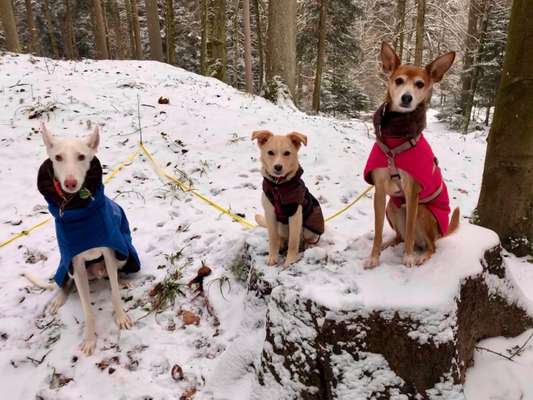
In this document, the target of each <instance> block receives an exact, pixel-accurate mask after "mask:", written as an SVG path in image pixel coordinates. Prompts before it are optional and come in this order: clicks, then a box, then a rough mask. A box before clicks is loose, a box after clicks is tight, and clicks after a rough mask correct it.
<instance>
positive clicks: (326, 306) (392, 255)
mask: <svg viewBox="0 0 533 400" xmlns="http://www.w3.org/2000/svg"><path fill="white" fill-rule="evenodd" d="M265 238H266V232H264V231H256V232H255V233H253V234H251V235H250V236H249V238H248V239H247V242H246V245H245V247H244V249H243V252H242V261H243V263H242V264H243V265H248V266H252V269H251V271H250V273H249V281H250V287H251V288H253V289H254V290H255V291H256V293H257V295H258V296H260V297H263V298H264V299H265V301H266V303H267V318H266V339H265V344H264V348H263V352H262V357H261V366H260V369H259V373H258V377H259V385H258V388H257V393H258V395H257V396H258V397H257V398H265V397H264V396H265V395H266V394H267V393H268V398H272V399H273V398H276V399H303V400H325V399H346V400H348V399H350V400H353V399H357V400H363V399H398V400H399V399H415V398H423V399H426V398H427V399H461V398H463V395H462V384H463V383H464V379H465V373H466V370H467V368H468V367H470V366H471V365H472V363H473V355H474V348H475V345H476V343H477V342H478V341H479V340H482V339H485V338H488V337H494V336H516V335H518V334H520V333H522V332H523V331H524V330H526V329H528V328H530V327H532V326H533V318H532V317H531V315H532V314H531V312H528V311H527V310H532V309H533V308H532V307H531V306H530V304H529V302H528V301H527V299H525V297H524V296H523V295H522V294H521V293H520V290H519V289H517V288H515V287H513V284H512V280H511V279H509V277H508V276H506V274H507V271H506V266H505V263H504V261H503V259H502V257H501V255H500V251H501V249H500V246H499V242H498V238H497V236H496V234H494V233H493V232H492V231H489V230H486V229H483V228H480V227H477V226H473V225H469V224H466V223H465V224H463V225H462V226H461V228H460V230H459V231H458V232H457V233H456V234H454V235H452V236H450V237H447V238H444V239H442V240H440V241H439V242H438V250H437V253H436V254H435V255H434V257H433V258H432V259H431V260H430V261H429V262H427V263H426V264H424V265H423V266H420V267H417V268H413V269H408V268H405V267H404V266H402V265H400V262H401V256H402V252H403V246H402V245H400V246H397V247H396V248H393V249H389V250H387V251H385V252H384V253H383V255H382V265H380V266H378V267H377V268H375V269H374V270H370V271H365V270H363V268H362V266H361V264H362V263H361V260H362V258H363V257H364V256H366V255H367V253H368V251H369V249H370V238H359V239H357V240H355V241H354V242H352V243H349V244H348V246H347V247H346V248H344V249H339V247H338V245H337V244H333V243H332V244H330V246H329V247H330V248H328V244H326V245H324V246H321V247H315V248H312V249H308V250H307V251H306V252H305V253H304V255H303V259H302V260H300V261H299V262H298V263H297V264H295V265H293V266H291V267H290V268H288V269H286V270H282V267H267V266H266V265H265V258H266V252H267V243H266V239H265Z"/></svg>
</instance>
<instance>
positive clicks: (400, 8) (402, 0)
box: [394, 0, 407, 61]
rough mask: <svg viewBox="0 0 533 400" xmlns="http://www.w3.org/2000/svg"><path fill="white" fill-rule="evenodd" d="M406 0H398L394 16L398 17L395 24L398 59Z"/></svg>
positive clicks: (402, 40) (400, 55) (402, 39)
mask: <svg viewBox="0 0 533 400" xmlns="http://www.w3.org/2000/svg"><path fill="white" fill-rule="evenodd" d="M406 3H407V0H398V4H397V8H396V18H397V19H398V21H397V24H396V43H395V46H394V47H395V48H396V54H398V57H400V61H401V60H402V57H403V46H404V42H405V7H406Z"/></svg>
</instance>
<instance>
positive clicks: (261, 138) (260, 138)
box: [252, 131, 274, 147]
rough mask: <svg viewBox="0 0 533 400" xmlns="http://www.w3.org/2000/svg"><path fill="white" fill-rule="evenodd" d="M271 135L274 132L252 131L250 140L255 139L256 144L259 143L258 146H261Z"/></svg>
mask: <svg viewBox="0 0 533 400" xmlns="http://www.w3.org/2000/svg"><path fill="white" fill-rule="evenodd" d="M272 136H274V134H273V133H272V132H270V131H255V132H254V133H252V140H256V139H257V144H258V145H259V147H261V146H262V145H264V144H265V143H266V142H268V140H269V139H270V138H271V137H272Z"/></svg>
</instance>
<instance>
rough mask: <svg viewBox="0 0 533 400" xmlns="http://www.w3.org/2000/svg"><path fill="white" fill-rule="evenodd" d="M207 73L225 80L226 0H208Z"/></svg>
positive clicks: (226, 61)
mask: <svg viewBox="0 0 533 400" xmlns="http://www.w3.org/2000/svg"><path fill="white" fill-rule="evenodd" d="M208 4H209V7H208V11H209V12H208V23H207V28H208V29H207V32H208V35H207V74H208V75H209V76H212V77H214V78H217V79H219V80H221V81H222V82H227V81H228V77H227V64H228V60H227V50H226V1H225V0H208Z"/></svg>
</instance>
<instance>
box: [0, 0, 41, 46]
mask: <svg viewBox="0 0 533 400" xmlns="http://www.w3.org/2000/svg"><path fill="white" fill-rule="evenodd" d="M0 2H1V0H0ZM31 2H32V0H25V3H26V24H27V25H28V31H29V33H30V52H31V53H33V54H37V55H39V54H40V53H41V45H40V42H39V32H38V31H37V28H36V27H35V17H34V16H33V6H32V5H31ZM2 14H3V12H2Z"/></svg>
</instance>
